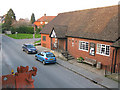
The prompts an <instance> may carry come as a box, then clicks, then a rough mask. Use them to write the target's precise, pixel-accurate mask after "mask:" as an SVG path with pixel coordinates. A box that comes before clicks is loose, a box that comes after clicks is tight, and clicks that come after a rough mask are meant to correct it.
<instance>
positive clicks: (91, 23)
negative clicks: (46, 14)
mask: <svg viewBox="0 0 120 90" xmlns="http://www.w3.org/2000/svg"><path fill="white" fill-rule="evenodd" d="M40 33H41V45H42V46H44V47H46V48H50V49H59V50H65V51H68V52H69V53H70V54H71V55H72V56H74V57H75V58H77V57H83V58H85V57H87V58H91V59H95V60H97V62H101V63H102V65H114V66H115V65H117V64H119V63H120V62H119V61H120V60H119V59H120V34H119V29H118V6H117V5H115V6H109V7H102V8H94V9H87V10H80V11H73V12H66V13H60V14H58V16H56V18H55V19H54V20H52V21H51V22H49V23H48V24H47V25H46V26H45V27H44V28H43V30H42V31H41V32H40ZM114 69H115V68H114Z"/></svg>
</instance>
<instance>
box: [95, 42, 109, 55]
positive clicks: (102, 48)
mask: <svg viewBox="0 0 120 90" xmlns="http://www.w3.org/2000/svg"><path fill="white" fill-rule="evenodd" d="M96 54H100V55H104V56H110V45H105V44H99V43H97V52H96Z"/></svg>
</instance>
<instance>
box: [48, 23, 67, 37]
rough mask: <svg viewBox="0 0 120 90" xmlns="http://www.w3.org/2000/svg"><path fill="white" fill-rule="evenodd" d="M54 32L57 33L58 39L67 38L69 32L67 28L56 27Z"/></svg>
mask: <svg viewBox="0 0 120 90" xmlns="http://www.w3.org/2000/svg"><path fill="white" fill-rule="evenodd" d="M53 30H54V31H55V33H56V36H57V38H66V37H65V34H66V32H67V26H61V25H55V26H54V28H53ZM51 33H52V32H51ZM50 35H51V34H50Z"/></svg>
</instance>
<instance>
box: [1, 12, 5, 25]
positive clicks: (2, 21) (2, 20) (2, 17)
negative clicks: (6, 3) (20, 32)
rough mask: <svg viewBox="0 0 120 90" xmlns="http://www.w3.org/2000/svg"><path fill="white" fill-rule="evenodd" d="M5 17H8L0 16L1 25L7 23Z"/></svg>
mask: <svg viewBox="0 0 120 90" xmlns="http://www.w3.org/2000/svg"><path fill="white" fill-rule="evenodd" d="M5 17H6V14H5V15H3V16H0V23H5Z"/></svg>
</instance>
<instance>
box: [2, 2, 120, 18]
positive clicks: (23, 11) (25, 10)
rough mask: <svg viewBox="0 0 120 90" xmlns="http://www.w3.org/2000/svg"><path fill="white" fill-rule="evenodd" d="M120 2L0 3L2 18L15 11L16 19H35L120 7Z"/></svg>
mask: <svg viewBox="0 0 120 90" xmlns="http://www.w3.org/2000/svg"><path fill="white" fill-rule="evenodd" d="M119 1H120V0H2V1H0V3H1V4H0V16H2V15H4V14H6V13H7V12H8V11H9V9H10V8H12V9H13V11H14V13H15V15H16V19H17V20H19V19H20V18H24V19H25V18H28V19H30V18H31V15H32V13H34V15H35V19H36V20H37V19H38V18H40V17H42V16H43V15H44V14H46V15H47V16H57V15H58V14H59V13H64V12H70V11H76V10H83V9H90V8H97V7H105V6H112V5H118V2H119Z"/></svg>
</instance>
